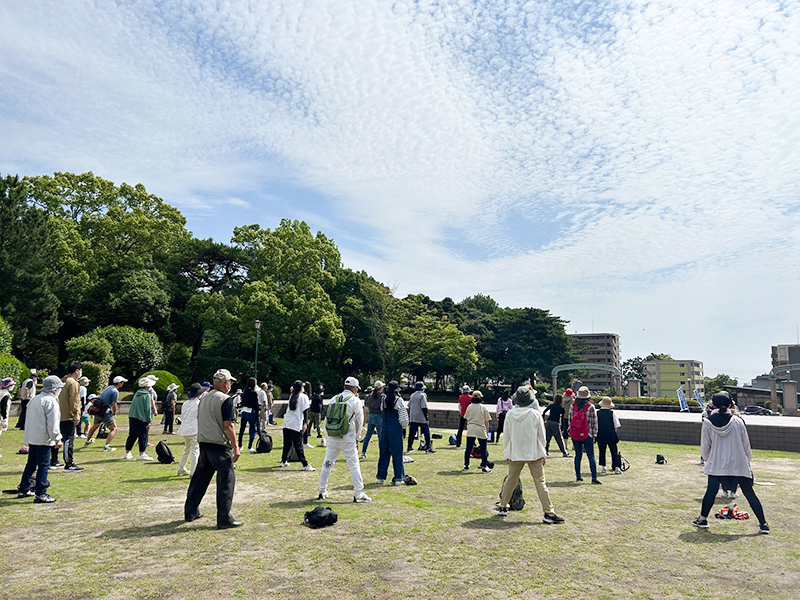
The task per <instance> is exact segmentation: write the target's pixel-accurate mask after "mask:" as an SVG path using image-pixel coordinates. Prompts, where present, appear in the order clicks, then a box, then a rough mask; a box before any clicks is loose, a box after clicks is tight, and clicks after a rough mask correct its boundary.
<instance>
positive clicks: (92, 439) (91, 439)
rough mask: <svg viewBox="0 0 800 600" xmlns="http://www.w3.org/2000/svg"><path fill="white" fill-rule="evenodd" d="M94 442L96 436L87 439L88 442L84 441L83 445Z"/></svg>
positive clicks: (89, 444)
mask: <svg viewBox="0 0 800 600" xmlns="http://www.w3.org/2000/svg"><path fill="white" fill-rule="evenodd" d="M92 444H94V438H89V439H87V440H86V442H84V444H83V445H84V446H91V445H92Z"/></svg>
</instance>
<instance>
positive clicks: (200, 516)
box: [186, 513, 203, 523]
mask: <svg viewBox="0 0 800 600" xmlns="http://www.w3.org/2000/svg"><path fill="white" fill-rule="evenodd" d="M202 517H203V513H197V514H196V515H193V516H191V517H186V522H187V523H191V522H192V521H197V519H201V518H202Z"/></svg>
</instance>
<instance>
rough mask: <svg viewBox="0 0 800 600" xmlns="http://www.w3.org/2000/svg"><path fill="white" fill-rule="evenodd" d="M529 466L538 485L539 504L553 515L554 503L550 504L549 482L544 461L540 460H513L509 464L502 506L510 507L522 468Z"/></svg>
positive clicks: (546, 512)
mask: <svg viewBox="0 0 800 600" xmlns="http://www.w3.org/2000/svg"><path fill="white" fill-rule="evenodd" d="M525 465H528V468H529V469H530V470H531V475H532V476H533V483H534V485H536V493H537V494H539V502H541V503H542V509H543V510H544V512H545V514H547V515H549V514H553V513H554V512H555V510H554V509H553V503H552V502H550V491H549V490H548V489H547V482H546V481H545V479H544V459H543V458H540V459H539V460H527V461H526V460H512V461H511V462H509V463H508V477H506V483H505V485H504V486H503V495H502V497H501V498H500V506H505V507H507V506H508V503H509V501H510V500H511V494H513V493H514V488H515V487H517V482H518V481H519V475H520V473H522V468H523V467H524V466H525Z"/></svg>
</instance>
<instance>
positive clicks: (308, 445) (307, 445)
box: [303, 444, 314, 448]
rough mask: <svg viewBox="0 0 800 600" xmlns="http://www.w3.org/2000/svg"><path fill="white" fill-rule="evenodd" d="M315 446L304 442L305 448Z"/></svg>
mask: <svg viewBox="0 0 800 600" xmlns="http://www.w3.org/2000/svg"><path fill="white" fill-rule="evenodd" d="M313 447H314V446H312V445H311V444H303V448H313Z"/></svg>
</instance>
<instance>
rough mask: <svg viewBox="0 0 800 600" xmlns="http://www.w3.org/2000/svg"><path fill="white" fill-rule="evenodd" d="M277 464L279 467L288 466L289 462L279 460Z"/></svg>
mask: <svg viewBox="0 0 800 600" xmlns="http://www.w3.org/2000/svg"><path fill="white" fill-rule="evenodd" d="M278 466H279V467H288V466H289V463H287V462H279V463H278Z"/></svg>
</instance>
